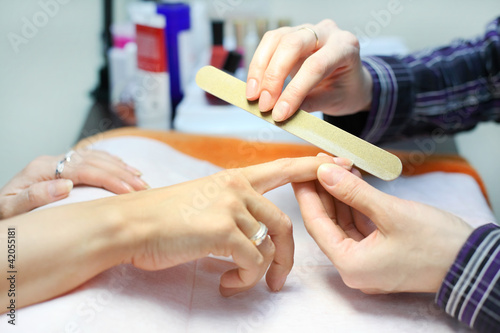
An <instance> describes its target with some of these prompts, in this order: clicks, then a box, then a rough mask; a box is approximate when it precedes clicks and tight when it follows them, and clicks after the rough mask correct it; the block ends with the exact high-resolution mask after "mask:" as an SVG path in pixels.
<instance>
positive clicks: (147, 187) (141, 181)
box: [135, 177, 151, 190]
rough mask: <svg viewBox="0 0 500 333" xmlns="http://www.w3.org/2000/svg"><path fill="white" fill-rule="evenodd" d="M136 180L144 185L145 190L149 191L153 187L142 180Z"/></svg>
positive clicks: (137, 178)
mask: <svg viewBox="0 0 500 333" xmlns="http://www.w3.org/2000/svg"><path fill="white" fill-rule="evenodd" d="M135 179H136V180H137V181H138V182H139V183H140V184H141V185H142V187H144V189H146V190H149V189H150V188H151V186H149V185H148V183H146V182H145V181H144V180H142V179H141V178H139V177H135Z"/></svg>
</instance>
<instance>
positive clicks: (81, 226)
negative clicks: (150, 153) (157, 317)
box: [0, 156, 350, 309]
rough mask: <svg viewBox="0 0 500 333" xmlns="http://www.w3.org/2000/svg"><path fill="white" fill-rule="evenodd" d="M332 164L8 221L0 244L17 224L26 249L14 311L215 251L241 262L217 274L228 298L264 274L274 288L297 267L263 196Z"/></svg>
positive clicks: (1, 294) (252, 170) (288, 233)
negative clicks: (104, 276)
mask: <svg viewBox="0 0 500 333" xmlns="http://www.w3.org/2000/svg"><path fill="white" fill-rule="evenodd" d="M336 161H337V162H338V163H340V164H346V163H347V164H349V163H350V162H349V161H348V160H345V159H337V160H336ZM333 162H334V160H333V159H332V158H331V157H328V156H319V157H305V158H296V159H281V160H277V161H274V162H270V163H265V164H261V165H255V166H251V167H247V168H242V169H232V170H225V171H222V172H219V173H217V174H215V175H212V176H208V177H204V178H200V179H197V180H193V181H190V182H186V183H182V184H178V185H174V186H169V187H165V188H159V189H154V190H148V191H140V192H134V193H129V194H125V195H120V196H114V197H109V198H104V199H100V200H94V201H89V202H83V203H78V204H72V205H64V206H59V207H55V208H50V209H45V210H39V211H35V212H32V213H30V214H22V215H19V216H17V217H14V218H11V219H7V220H4V221H3V222H0V239H1V238H4V239H6V238H7V231H8V227H15V228H16V232H17V234H18V235H19V236H18V240H17V248H18V249H19V251H22V256H19V257H18V258H16V269H17V270H18V272H20V274H18V275H17V281H16V283H17V285H16V287H17V289H18V290H22V291H23V292H22V293H19V295H18V298H17V299H16V306H17V307H23V306H27V305H30V304H34V303H38V302H41V301H44V300H47V299H50V298H53V297H56V296H59V295H62V294H64V293H66V292H68V291H71V290H72V289H74V288H76V287H77V286H79V285H80V284H82V283H84V282H85V281H87V280H89V279H90V278H92V277H93V276H95V275H97V274H99V273H101V272H103V271H104V270H106V269H109V268H111V267H113V266H116V265H119V264H132V265H134V266H136V267H138V268H141V269H145V270H160V269H165V268H168V267H172V266H175V265H179V264H181V263H185V262H188V261H191V260H195V259H198V258H203V257H205V256H207V255H209V254H214V255H221V256H232V258H233V260H234V262H235V268H234V269H231V270H229V271H227V272H225V273H224V274H222V276H221V279H220V292H221V294H222V295H224V296H231V295H234V294H236V293H239V292H242V291H245V290H248V289H250V288H251V287H253V286H254V285H255V284H256V283H257V282H258V281H259V280H260V279H261V277H262V276H263V275H264V274H266V272H267V274H266V281H267V284H268V285H269V287H270V289H271V290H273V291H278V290H280V289H281V288H282V286H283V284H284V283H285V280H286V277H287V275H288V273H289V272H290V270H291V268H292V265H293V252H294V244H293V238H292V223H291V221H290V219H289V218H288V216H286V215H285V214H284V213H283V212H282V211H281V210H279V209H278V208H277V207H276V206H275V205H274V204H272V203H271V202H270V201H269V200H267V199H266V198H264V197H263V196H262V194H263V193H265V192H267V191H269V190H271V189H273V188H276V187H279V186H281V185H284V184H286V183H289V182H305V181H311V180H313V179H315V178H316V170H317V169H318V167H319V166H320V165H321V164H323V163H333ZM349 165H350V164H349ZM257 221H261V222H263V223H264V224H266V225H267V227H268V228H269V233H268V235H269V237H268V238H266V239H265V240H264V242H263V243H262V244H261V245H260V246H258V247H256V246H255V245H254V244H253V243H252V242H251V241H250V240H249V237H251V236H252V235H254V234H255V233H256V232H257V230H258V229H259V223H258V222H257ZM41 234H43V235H44V237H40V235H41ZM7 264H8V262H7V260H3V261H1V262H0V270H2V271H7V270H8V269H7ZM21 272H22V274H21ZM8 288H9V283H8V281H7V280H6V279H2V280H0V304H3V309H6V305H7V302H8V299H7V291H8Z"/></svg>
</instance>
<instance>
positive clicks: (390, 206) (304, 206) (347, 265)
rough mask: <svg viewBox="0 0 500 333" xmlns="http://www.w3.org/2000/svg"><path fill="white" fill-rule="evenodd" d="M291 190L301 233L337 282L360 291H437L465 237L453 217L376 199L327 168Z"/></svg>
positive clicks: (351, 178) (467, 230) (375, 193)
mask: <svg viewBox="0 0 500 333" xmlns="http://www.w3.org/2000/svg"><path fill="white" fill-rule="evenodd" d="M293 188H294V191H295V195H296V198H297V201H298V202H299V205H300V207H301V212H302V216H303V218H304V223H305V226H306V228H307V230H308V232H309V234H310V235H311V236H312V237H313V238H314V240H315V241H316V243H318V245H319V247H320V248H321V250H322V251H323V252H324V253H325V254H326V255H327V256H328V258H329V259H330V260H331V262H332V263H333V264H334V266H335V267H336V268H337V269H338V271H339V273H340V275H341V276H342V279H343V281H344V282H345V284H346V285H347V286H349V287H351V288H355V289H360V290H362V291H363V292H365V293H370V294H372V293H393V292H433V293H435V292H437V291H438V289H439V287H440V285H441V283H442V281H443V279H444V277H445V275H446V273H447V271H448V269H449V267H450V266H451V265H452V263H453V261H454V260H455V257H456V256H457V254H458V252H459V251H460V248H461V247H462V246H463V244H464V243H465V241H466V240H467V238H468V237H469V235H470V234H471V232H472V228H471V227H470V226H469V225H468V224H467V223H465V222H464V221H463V220H461V219H460V218H458V217H457V216H454V215H452V214H450V213H448V212H445V211H442V210H439V209H437V208H435V207H431V206H428V205H424V204H421V203H418V202H413V201H408V200H403V199H399V198H397V197H394V196H391V195H388V194H386V193H383V192H381V191H379V190H377V189H375V188H374V187H372V186H370V185H369V184H368V183H366V182H365V181H363V180H362V179H361V176H360V174H359V172H358V171H357V170H353V172H349V171H347V170H345V169H343V168H340V167H338V166H336V165H334V164H324V165H322V166H320V168H319V169H318V180H315V181H310V182H303V183H296V184H293Z"/></svg>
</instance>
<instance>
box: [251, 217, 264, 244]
mask: <svg viewBox="0 0 500 333" xmlns="http://www.w3.org/2000/svg"><path fill="white" fill-rule="evenodd" d="M257 222H259V225H260V227H259V230H257V232H256V233H255V234H254V235H253V236H252V237H250V241H251V242H252V243H253V244H254V245H255V246H259V245H260V244H262V242H263V241H264V239H266V237H267V231H268V229H267V226H266V225H265V224H264V223H262V222H260V221H257Z"/></svg>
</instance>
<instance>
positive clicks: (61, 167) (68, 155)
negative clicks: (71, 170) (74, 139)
mask: <svg viewBox="0 0 500 333" xmlns="http://www.w3.org/2000/svg"><path fill="white" fill-rule="evenodd" d="M74 153H75V151H74V150H70V151H68V152H67V153H66V155H64V158H63V159H62V160H60V161H59V163H57V167H56V179H60V178H61V174H62V172H63V171H64V166H65V164H66V162H68V163H69V162H70V161H71V156H72V155H73V154H74Z"/></svg>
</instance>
